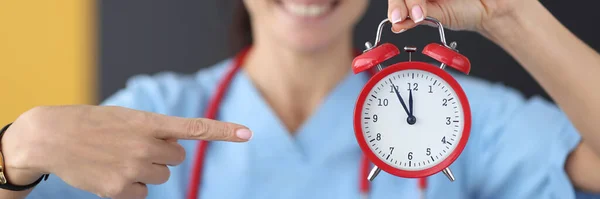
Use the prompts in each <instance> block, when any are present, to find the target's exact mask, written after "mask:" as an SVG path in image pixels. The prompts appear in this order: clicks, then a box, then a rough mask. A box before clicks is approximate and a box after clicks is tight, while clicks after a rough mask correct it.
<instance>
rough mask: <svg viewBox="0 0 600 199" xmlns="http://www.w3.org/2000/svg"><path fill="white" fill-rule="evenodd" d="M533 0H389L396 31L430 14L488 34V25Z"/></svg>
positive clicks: (452, 24) (455, 26) (447, 23)
mask: <svg viewBox="0 0 600 199" xmlns="http://www.w3.org/2000/svg"><path fill="white" fill-rule="evenodd" d="M531 1H536V0H389V6H388V18H389V20H390V21H391V22H392V23H393V24H394V25H393V28H392V31H394V32H396V33H400V32H404V31H405V30H408V29H410V28H413V27H414V26H416V24H420V23H422V22H423V20H424V17H426V16H430V17H433V18H436V19H438V20H440V21H441V23H442V24H443V25H444V26H445V27H446V28H449V29H453V30H471V31H477V32H480V33H482V34H486V31H488V29H489V28H488V27H487V26H489V25H490V24H494V23H495V21H496V20H501V19H503V18H506V17H510V16H511V14H513V13H514V12H517V11H519V10H522V9H523V7H525V6H524V5H525V4H526V3H529V2H531ZM407 16H410V19H407Z"/></svg>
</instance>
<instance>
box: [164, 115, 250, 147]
mask: <svg viewBox="0 0 600 199" xmlns="http://www.w3.org/2000/svg"><path fill="white" fill-rule="evenodd" d="M156 120H159V121H157V122H155V124H158V126H157V130H156V131H155V133H154V134H155V135H154V136H155V137H156V138H159V139H169V138H174V139H184V140H207V141H231V142H246V141H248V140H250V139H251V138H252V131H250V130H249V129H248V128H247V127H245V126H242V125H239V124H234V123H229V122H221V121H217V120H211V119H205V118H180V117H170V116H160V117H158V118H156Z"/></svg>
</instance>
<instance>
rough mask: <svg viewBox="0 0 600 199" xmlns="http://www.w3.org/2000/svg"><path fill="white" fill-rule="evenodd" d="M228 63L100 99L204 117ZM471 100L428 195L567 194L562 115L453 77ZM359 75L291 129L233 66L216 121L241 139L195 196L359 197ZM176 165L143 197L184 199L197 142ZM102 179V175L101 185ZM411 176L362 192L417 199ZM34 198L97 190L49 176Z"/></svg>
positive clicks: (543, 104)
mask: <svg viewBox="0 0 600 199" xmlns="http://www.w3.org/2000/svg"><path fill="white" fill-rule="evenodd" d="M230 64H231V60H230V59H229V60H225V61H223V62H220V63H218V64H216V65H215V66H213V67H211V68H207V69H202V70H200V71H199V72H197V73H195V74H193V75H180V74H175V73H168V72H167V73H160V74H156V75H153V76H149V75H141V76H136V77H133V78H131V80H130V81H128V83H127V86H126V88H124V89H122V90H120V91H119V92H117V93H116V94H115V95H113V96H112V97H110V98H109V99H108V100H106V101H105V102H104V103H103V105H116V106H123V107H129V108H133V109H138V110H144V111H151V112H156V113H161V114H166V115H173V116H181V117H190V118H194V117H203V115H202V114H203V113H204V111H205V109H206V105H207V102H208V100H209V99H210V97H211V96H212V94H213V93H214V91H215V89H216V86H217V82H218V81H219V80H220V79H221V78H222V77H223V76H224V73H225V71H226V70H227V68H228V67H229V66H230ZM456 78H457V79H458V81H459V83H460V84H461V85H462V86H463V88H464V90H465V92H466V94H467V96H468V98H469V101H470V103H471V108H472V114H473V126H472V131H471V137H470V140H469V143H468V144H467V146H466V148H465V150H464V152H463V153H462V155H461V156H460V157H459V158H458V159H457V160H456V162H454V164H452V166H451V167H450V168H451V169H452V171H453V172H454V175H455V177H456V179H457V180H456V181H455V182H450V181H449V180H448V179H447V178H446V177H445V176H444V175H443V174H441V173H438V174H436V175H433V176H431V177H429V180H428V181H429V185H428V189H427V193H426V195H427V198H446V199H465V198H485V199H488V198H499V199H517V198H527V199H534V198H544V199H545V198H560V199H569V198H575V190H574V188H573V186H572V184H571V183H570V181H569V178H568V176H567V174H566V173H565V170H564V164H565V160H566V157H567V155H568V154H569V153H570V152H571V151H572V150H573V149H574V148H575V147H576V146H577V145H578V143H579V142H580V140H581V138H580V136H579V134H578V133H577V131H576V129H575V128H574V127H573V126H572V124H571V122H570V121H569V120H568V119H567V117H566V116H565V114H564V113H563V112H562V111H561V110H560V109H559V108H557V107H556V106H555V105H554V104H552V103H550V102H547V101H544V100H543V99H542V98H538V97H535V98H531V99H526V98H524V97H523V96H522V95H520V94H519V93H518V92H517V91H515V90H512V89H509V88H507V87H505V86H503V85H500V84H493V83H489V82H486V81H483V80H479V79H475V78H472V77H465V76H456ZM367 80H368V77H367V76H366V75H354V74H350V73H349V74H348V75H347V76H346V78H345V79H344V80H343V81H342V82H341V83H339V85H338V86H337V87H336V88H335V89H334V90H333V91H332V92H331V93H330V94H329V95H328V96H327V97H326V98H325V99H324V101H323V102H322V104H321V105H320V107H318V109H317V110H316V112H315V113H314V114H313V115H312V116H311V117H310V118H309V119H308V120H307V121H306V122H305V123H304V125H303V126H302V127H301V128H300V129H299V130H298V132H297V133H296V135H295V136H292V135H291V134H290V133H289V132H288V131H287V130H286V128H285V127H284V125H283V124H282V122H281V121H280V120H279V119H278V117H277V116H276V114H275V113H274V112H273V110H272V109H271V108H270V107H269V106H268V105H267V103H266V102H265V99H264V98H262V96H261V95H260V93H259V92H258V91H257V89H256V88H255V87H254V86H253V84H252V82H251V81H250V79H249V78H248V76H247V74H246V73H245V72H244V71H243V70H241V72H240V73H238V74H237V75H236V76H235V78H234V79H233V81H232V83H231V87H230V89H229V90H228V92H227V94H226V96H225V98H224V101H223V102H222V105H221V107H220V110H219V120H222V121H229V122H235V123H239V124H243V125H246V126H248V127H249V128H250V129H252V130H253V132H254V133H255V134H254V137H253V139H252V140H251V141H250V142H248V143H227V142H213V143H212V144H211V145H210V147H209V150H208V153H207V156H206V161H205V162H206V165H205V171H204V178H203V184H202V187H201V193H200V197H201V198H204V199H216V198H218V199H241V198H244V199H246V198H257V199H259V198H261V199H262V198H286V199H306V198H344V199H354V198H355V199H358V198H359V191H358V180H359V177H358V176H359V163H360V157H361V150H360V149H359V146H358V144H357V142H356V140H355V137H354V131H353V127H352V126H353V125H352V124H353V121H352V115H353V109H354V105H355V104H354V103H355V100H356V98H357V96H358V94H359V93H360V90H361V89H362V87H363V86H364V84H365V83H366V81H367ZM180 143H181V144H182V145H183V146H184V147H185V149H186V152H187V159H186V160H185V162H183V164H181V165H179V166H175V167H171V172H172V174H171V178H170V179H169V181H168V182H167V183H165V184H162V185H149V191H150V193H149V197H148V198H149V199H167V198H168V199H175V198H180V199H183V198H185V195H186V193H187V189H188V181H189V179H190V174H191V169H192V168H191V167H192V162H193V160H194V157H195V156H196V145H197V144H198V142H197V141H180ZM107 183H108V182H107ZM418 197H419V191H418V188H417V180H416V179H404V178H398V177H395V176H392V175H390V174H387V173H385V172H382V173H381V174H380V175H379V176H378V177H377V179H376V180H375V181H374V182H373V183H372V191H371V193H370V198H382V199H383V198H386V199H387V198H418ZM29 198H32V199H48V198H77V199H91V198H97V196H95V195H93V194H91V193H86V192H84V191H82V190H78V189H76V188H73V187H71V186H69V185H67V184H65V183H64V182H63V181H61V180H60V179H59V178H58V177H57V176H51V177H50V179H49V180H48V181H46V182H43V183H41V184H40V185H38V187H36V188H35V190H34V191H33V192H32V193H31V195H30V197H29Z"/></svg>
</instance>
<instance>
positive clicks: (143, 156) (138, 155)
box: [132, 142, 154, 160]
mask: <svg viewBox="0 0 600 199" xmlns="http://www.w3.org/2000/svg"><path fill="white" fill-rule="evenodd" d="M133 145H134V147H133V149H132V152H133V158H134V159H137V160H147V159H150V158H151V157H152V154H153V153H152V148H153V147H154V146H152V145H151V144H149V143H146V142H138V143H136V144H133Z"/></svg>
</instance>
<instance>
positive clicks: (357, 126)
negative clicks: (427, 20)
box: [354, 62, 471, 178]
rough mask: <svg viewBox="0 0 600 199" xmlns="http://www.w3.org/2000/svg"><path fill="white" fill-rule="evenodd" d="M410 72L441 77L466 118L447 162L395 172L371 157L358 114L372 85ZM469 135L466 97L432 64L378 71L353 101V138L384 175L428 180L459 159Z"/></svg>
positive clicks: (399, 65) (415, 63) (445, 73)
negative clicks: (386, 78) (389, 76)
mask: <svg viewBox="0 0 600 199" xmlns="http://www.w3.org/2000/svg"><path fill="white" fill-rule="evenodd" d="M409 69H417V70H423V71H427V72H430V73H433V74H435V75H437V76H438V77H440V78H442V79H443V80H444V81H446V82H447V83H448V84H449V85H450V87H451V88H452V89H454V91H455V92H456V95H457V97H458V99H459V101H460V103H461V105H462V109H463V113H464V118H465V123H464V128H463V132H462V137H461V139H460V140H459V142H458V144H457V146H456V149H455V150H454V151H453V152H452V153H450V155H449V156H448V157H447V158H446V159H444V160H442V162H440V163H439V164H437V165H435V166H433V167H431V168H428V169H424V170H417V171H409V170H403V169H398V168H395V167H392V166H390V165H388V164H386V163H385V162H383V161H382V160H380V159H379V158H378V157H377V155H376V154H375V153H373V151H371V149H369V146H368V144H367V140H365V137H364V136H363V131H362V122H361V121H360V118H361V116H362V115H361V111H362V108H363V106H364V102H365V100H366V98H367V97H368V95H369V92H370V91H371V89H372V88H373V87H374V86H375V84H377V82H379V81H380V80H381V79H383V78H384V77H386V76H388V75H389V74H392V73H394V72H397V71H402V70H409ZM470 132H471V109H470V107H469V101H468V100H467V96H466V94H465V92H464V91H463V89H462V87H461V86H460V85H459V83H458V82H457V81H456V80H455V79H454V78H453V77H452V76H451V75H450V74H448V73H447V72H446V71H444V70H442V69H440V68H438V67H435V66H433V65H431V64H428V63H424V62H401V63H397V64H394V65H391V66H388V67H386V68H384V69H383V70H381V71H380V72H378V73H376V74H375V75H374V76H373V77H372V78H371V79H369V81H368V82H367V84H366V85H365V86H364V87H363V89H362V91H361V93H360V95H359V97H358V99H357V101H356V106H355V109H354V134H355V136H356V140H357V141H358V145H359V146H360V148H361V149H362V151H363V153H364V154H365V155H366V156H367V158H368V159H369V160H370V161H371V162H372V163H373V164H375V165H376V166H377V167H379V168H380V169H382V170H383V171H385V172H387V173H390V174H392V175H395V176H398V177H405V178H422V177H427V176H431V175H433V174H436V173H438V172H440V171H442V170H444V169H445V168H447V167H449V166H450V165H451V164H452V163H454V161H455V160H456V159H457V158H458V156H459V155H460V154H461V153H462V151H463V150H464V148H465V146H466V145H467V141H468V139H469V135H470Z"/></svg>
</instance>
